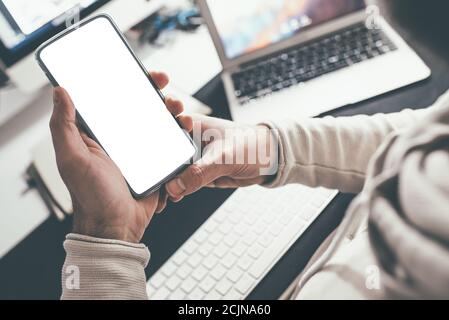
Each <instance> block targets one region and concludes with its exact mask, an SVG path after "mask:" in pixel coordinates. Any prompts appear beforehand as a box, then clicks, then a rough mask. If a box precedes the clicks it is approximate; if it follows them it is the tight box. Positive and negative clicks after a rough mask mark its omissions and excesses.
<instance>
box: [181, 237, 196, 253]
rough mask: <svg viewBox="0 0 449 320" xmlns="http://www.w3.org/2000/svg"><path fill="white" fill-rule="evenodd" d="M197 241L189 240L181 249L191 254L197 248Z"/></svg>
mask: <svg viewBox="0 0 449 320" xmlns="http://www.w3.org/2000/svg"><path fill="white" fill-rule="evenodd" d="M198 246H199V245H198V243H196V242H195V241H191V240H189V241H188V242H187V243H186V244H185V245H184V246H183V251H184V252H185V253H187V254H188V255H191V254H193V253H194V252H195V250H196V248H198Z"/></svg>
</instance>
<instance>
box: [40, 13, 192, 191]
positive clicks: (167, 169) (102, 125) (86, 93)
mask: <svg viewBox="0 0 449 320" xmlns="http://www.w3.org/2000/svg"><path fill="white" fill-rule="evenodd" d="M40 59H41V60H42V62H43V63H44V64H45V66H46V68H47V69H48V70H49V71H50V73H51V75H52V76H53V78H54V79H55V80H56V82H57V83H58V84H59V85H60V86H61V87H63V88H65V89H66V90H67V92H68V93H69V94H70V96H71V98H72V100H73V102H74V104H75V108H76V109H77V111H78V113H79V114H80V115H81V117H82V118H83V120H84V121H85V123H86V124H87V126H88V127H89V128H90V130H91V131H92V133H93V134H94V136H95V137H96V138H97V140H98V141H99V142H100V144H101V145H102V147H103V148H104V150H105V151H106V152H107V153H108V155H109V156H110V157H111V159H112V160H113V161H114V162H115V163H116V164H117V166H118V167H119V168H120V170H121V172H122V174H123V176H124V177H125V179H126V181H127V182H128V184H129V186H130V187H131V189H132V190H133V191H134V192H135V193H136V194H137V195H142V194H144V193H146V192H147V191H148V190H149V189H152V188H154V187H155V186H156V185H158V184H159V183H160V182H162V181H163V180H164V179H166V178H167V177H168V176H169V175H171V174H172V173H173V172H175V171H176V170H177V169H179V168H180V167H182V166H183V165H184V164H186V163H187V162H188V161H189V160H190V159H191V158H192V157H193V156H194V154H195V147H194V146H193V144H192V143H191V141H190V140H189V139H188V138H187V136H186V135H185V133H184V132H183V131H182V129H181V128H180V127H179V126H178V124H177V122H176V120H175V119H174V118H173V116H172V115H171V114H170V113H169V112H168V111H167V109H166V106H165V104H164V102H163V101H162V99H161V97H160V96H159V94H158V93H157V91H156V90H155V89H154V87H153V86H152V84H151V83H150V81H149V80H148V77H147V75H146V74H145V73H144V72H143V70H142V68H141V67H140V65H139V64H138V63H137V62H136V60H135V58H134V57H133V55H132V54H131V53H130V51H129V49H128V48H127V47H126V45H125V44H124V42H123V40H122V39H121V38H120V36H119V34H118V33H117V31H116V30H115V28H114V27H113V25H112V24H111V22H110V21H109V20H108V19H107V18H106V17H98V18H96V19H94V20H92V21H90V22H88V23H86V24H84V25H83V26H81V27H80V28H78V29H76V30H74V31H72V32H70V33H68V34H66V35H65V36H63V37H62V38H59V39H58V40H56V41H55V42H53V43H51V44H49V45H48V46H47V47H45V48H44V49H43V50H42V51H41V53H40Z"/></svg>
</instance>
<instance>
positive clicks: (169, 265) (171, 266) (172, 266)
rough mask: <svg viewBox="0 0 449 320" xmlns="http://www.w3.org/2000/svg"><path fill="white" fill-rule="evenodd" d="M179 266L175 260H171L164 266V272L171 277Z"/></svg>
mask: <svg viewBox="0 0 449 320" xmlns="http://www.w3.org/2000/svg"><path fill="white" fill-rule="evenodd" d="M177 268H178V267H177V266H176V265H175V264H174V263H173V262H171V261H169V262H167V263H166V264H165V265H164V266H163V267H162V273H163V274H164V275H165V276H166V277H170V276H172V275H173V274H174V273H175V271H176V269H177Z"/></svg>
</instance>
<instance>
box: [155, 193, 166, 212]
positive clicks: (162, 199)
mask: <svg viewBox="0 0 449 320" xmlns="http://www.w3.org/2000/svg"><path fill="white" fill-rule="evenodd" d="M167 202H168V194H167V192H165V190H164V191H161V195H160V197H159V201H158V204H157V208H156V213H158V214H159V213H162V211H164V210H165V208H166V207H167Z"/></svg>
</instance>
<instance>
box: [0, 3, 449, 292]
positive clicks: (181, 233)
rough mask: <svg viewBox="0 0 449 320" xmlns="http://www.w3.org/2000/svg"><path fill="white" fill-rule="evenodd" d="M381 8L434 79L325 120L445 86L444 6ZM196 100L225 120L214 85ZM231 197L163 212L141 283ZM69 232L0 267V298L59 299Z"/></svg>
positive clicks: (23, 246)
mask: <svg viewBox="0 0 449 320" xmlns="http://www.w3.org/2000/svg"><path fill="white" fill-rule="evenodd" d="M384 2H385V3H388V1H381V6H382V7H384V8H385V10H386V12H387V15H386V16H387V19H389V17H390V16H394V17H395V19H394V21H392V24H393V25H394V27H395V28H396V29H397V30H398V31H399V33H401V35H402V36H403V37H404V38H405V39H406V40H407V41H408V42H409V44H410V45H411V46H412V47H413V48H414V49H415V50H416V51H417V52H418V54H419V55H420V56H421V57H422V58H423V59H424V60H425V61H426V63H427V64H428V65H429V66H430V68H431V69H432V72H433V75H432V77H431V79H429V80H426V81H424V82H421V83H419V84H415V85H413V86H410V87H407V88H403V89H400V90H397V91H395V92H392V93H389V94H386V95H383V96H381V97H378V98H375V99H371V100H369V101H365V102H363V103H359V104H357V105H352V106H348V107H344V108H341V109H339V110H337V111H335V112H332V113H330V114H332V115H335V116H347V115H354V114H362V113H363V114H374V113H378V112H385V113H391V112H396V111H400V110H401V109H403V108H405V107H411V108H423V107H426V106H428V105H430V104H431V103H432V102H434V101H435V99H436V98H437V97H438V96H439V95H441V94H442V93H443V92H444V91H446V90H447V88H448V87H449V41H447V40H448V39H447V37H448V35H447V34H445V33H446V32H445V28H446V26H445V25H444V21H445V20H444V19H445V17H444V14H445V12H448V11H447V10H445V9H446V8H447V7H448V4H447V3H446V1H436V0H435V1H420V0H396V1H390V4H389V5H388V6H383V3H384ZM393 3H394V4H393ZM443 7H445V8H443ZM399 8H400V9H401V10H399ZM197 97H198V98H199V99H201V100H203V101H204V102H206V103H207V104H209V105H211V106H213V108H214V115H215V116H218V117H222V118H229V117H230V115H229V110H228V106H227V103H226V99H225V94H224V89H223V85H222V83H221V81H220V80H219V79H218V78H216V79H214V80H213V81H211V82H210V83H209V84H208V85H207V86H206V87H205V88H203V89H202V90H201V91H200V92H199V93H198V94H197ZM231 193H232V191H226V190H204V191H201V192H199V193H197V194H195V195H193V196H191V197H189V198H187V199H186V200H184V201H183V202H182V203H179V204H176V205H175V204H173V205H170V206H169V208H168V209H167V211H166V212H165V213H164V214H162V215H159V216H157V217H156V218H155V219H154V220H153V222H152V223H151V226H150V228H149V229H148V232H147V233H146V234H145V237H144V240H143V241H144V243H146V244H147V245H149V247H150V249H151V252H152V260H151V263H150V267H149V268H148V270H147V276H150V275H152V274H153V273H154V272H155V271H156V270H157V269H158V268H159V267H160V266H161V265H162V264H163V263H164V262H165V261H166V260H167V259H168V258H169V257H170V256H171V255H172V254H173V253H174V252H175V251H176V249H177V248H178V247H179V246H180V245H181V244H182V243H183V242H184V241H185V240H187V239H188V238H189V236H190V235H191V234H192V233H193V232H194V231H195V230H196V229H197V228H198V227H199V226H200V225H201V224H202V223H203V222H204V221H205V220H206V219H207V218H208V217H209V216H210V214H212V213H213V212H214V211H215V210H216V209H217V208H218V207H219V206H220V205H221V203H222V202H223V201H224V200H225V199H226V198H227V197H228V196H229V195H230V194H231ZM352 198H353V196H351V195H339V196H338V198H337V199H336V200H335V201H334V202H333V203H332V204H331V205H330V206H329V207H328V208H327V209H326V210H325V212H323V214H322V215H321V216H320V217H319V218H318V219H317V220H316V221H315V223H314V224H313V225H312V227H311V228H310V229H309V230H308V231H307V232H306V233H305V234H304V236H302V237H301V238H300V239H299V240H298V241H297V242H296V243H295V244H294V245H293V246H292V248H291V249H290V250H289V252H288V253H287V254H286V255H285V256H284V257H283V258H282V260H281V261H280V262H279V263H278V264H277V265H276V266H275V267H274V268H273V269H272V271H271V272H270V273H269V275H268V276H267V277H266V278H265V279H264V280H263V281H262V282H261V283H260V285H259V286H258V287H257V288H256V289H255V290H254V292H253V293H252V295H251V296H250V298H251V299H276V298H278V297H279V296H280V295H281V293H282V292H283V291H284V290H285V289H286V288H287V287H288V285H289V284H290V283H291V282H292V281H293V280H294V278H295V277H296V276H297V275H298V274H299V273H300V272H301V270H302V269H303V268H304V266H305V265H306V263H307V261H308V259H309V258H310V256H311V255H312V254H313V253H314V251H315V250H316V248H317V247H318V246H319V245H320V243H321V242H322V241H323V240H324V239H325V238H326V237H327V235H328V234H329V233H330V232H331V231H332V230H333V229H335V227H336V226H337V225H338V223H339V222H340V221H341V218H342V216H343V214H344V212H345V210H346V208H347V206H348V204H349V203H350V201H351V200H352ZM70 228H71V221H70V220H67V221H65V222H64V223H60V222H57V221H56V220H55V219H54V218H50V219H49V220H47V221H46V222H45V223H44V224H43V225H41V226H40V227H39V228H38V229H37V230H35V231H34V232H33V233H32V234H31V235H30V236H29V237H28V238H27V239H26V240H24V241H23V242H22V243H20V244H19V245H18V246H17V247H16V248H15V249H14V250H13V251H11V252H10V253H9V254H8V255H7V256H5V257H4V258H3V259H2V260H1V261H0V299H58V298H59V296H60V291H61V289H60V270H61V266H62V264H63V261H64V256H65V254H64V251H63V248H62V242H63V240H64V237H65V235H66V234H67V233H68V232H69V231H70ZM167 235H169V236H167Z"/></svg>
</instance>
